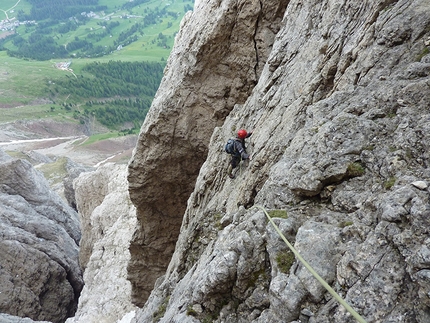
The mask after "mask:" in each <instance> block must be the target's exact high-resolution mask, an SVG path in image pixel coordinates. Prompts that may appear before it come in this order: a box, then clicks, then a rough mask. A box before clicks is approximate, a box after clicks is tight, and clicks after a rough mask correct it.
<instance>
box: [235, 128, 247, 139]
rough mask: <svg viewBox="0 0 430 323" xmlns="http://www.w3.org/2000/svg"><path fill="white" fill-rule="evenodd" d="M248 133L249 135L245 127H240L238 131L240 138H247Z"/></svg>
mask: <svg viewBox="0 0 430 323" xmlns="http://www.w3.org/2000/svg"><path fill="white" fill-rule="evenodd" d="M247 135H248V133H247V132H246V130H245V129H240V130H239V131H238V132H237V137H238V138H240V139H245V138H246V136H247Z"/></svg>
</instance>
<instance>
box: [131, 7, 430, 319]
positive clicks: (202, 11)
mask: <svg viewBox="0 0 430 323" xmlns="http://www.w3.org/2000/svg"><path fill="white" fill-rule="evenodd" d="M429 12H430V2H429V1H428V0H398V1H396V0H377V1H370V0H364V1H355V0H354V1H353V0H323V1H310V0H305V1H303V0H290V1H288V0H285V1H274V0H260V1H254V0H251V1H249V0H246V1H245V0H209V1H198V2H196V3H195V9H194V12H192V13H189V14H187V15H186V17H185V19H184V21H183V23H182V26H181V31H180V32H179V34H178V36H177V38H176V42H175V48H174V49H173V52H172V54H171V56H170V58H169V61H168V64H167V67H166V70H165V75H164V78H163V81H162V83H161V85H160V88H159V91H158V93H157V95H156V98H155V100H154V102H153V105H152V108H151V111H150V113H149V115H148V117H147V119H146V120H145V122H144V124H143V126H142V129H141V134H140V138H139V141H138V144H137V146H136V149H135V152H134V155H133V158H132V160H131V162H130V164H129V173H128V180H129V189H130V197H131V200H132V201H133V203H134V204H135V205H136V208H137V218H138V222H139V229H138V230H137V231H136V233H135V235H134V237H133V241H132V244H131V247H130V253H131V260H130V264H129V268H128V275H129V279H130V281H131V283H132V285H133V295H134V296H133V301H134V302H135V304H137V305H139V306H142V305H143V304H144V303H145V301H146V303H145V305H144V306H143V308H142V309H141V310H140V311H139V312H138V313H137V315H136V317H135V319H134V322H145V323H147V322H156V321H159V322H261V323H263V322H298V321H299V320H300V321H301V322H310V323H315V322H352V321H353V319H352V318H351V316H350V315H349V314H348V313H347V312H346V311H345V310H344V308H343V307H342V306H340V305H339V304H338V303H337V302H336V301H334V300H333V299H332V298H331V296H330V295H329V294H328V293H327V292H326V291H325V289H324V288H323V287H322V286H321V285H320V284H319V283H318V282H317V281H316V280H315V279H314V278H312V277H311V275H310V274H309V272H308V271H307V269H305V268H304V267H303V266H302V265H301V264H300V263H299V262H298V261H297V260H295V261H294V262H293V263H291V261H289V259H291V258H289V251H288V248H287V247H286V246H285V244H284V243H283V242H282V240H280V238H279V236H278V235H277V234H276V232H275V231H274V230H273V229H272V227H271V226H270V225H269V224H268V222H267V220H266V218H265V216H264V214H263V212H262V211H261V210H259V209H256V208H253V206H255V205H261V206H264V207H265V208H267V209H269V210H272V213H271V214H272V215H273V216H274V217H276V222H277V224H278V225H279V227H280V228H281V230H282V232H283V233H284V234H285V235H286V236H287V238H288V239H289V240H290V241H292V242H293V243H294V245H295V247H296V248H297V249H298V250H299V252H300V253H301V254H302V255H303V257H304V258H305V259H306V260H307V261H308V262H309V263H310V264H311V265H312V266H313V267H314V268H315V270H316V271H317V272H319V274H320V275H321V276H322V277H323V278H324V279H325V280H326V281H327V282H328V283H329V284H330V285H331V286H332V287H333V288H334V289H335V290H336V291H337V292H338V293H340V294H341V296H343V297H344V298H345V299H346V300H347V301H348V303H350V304H351V305H352V306H353V307H354V308H355V309H356V310H357V311H358V312H359V313H360V314H361V315H362V316H363V317H364V318H365V319H366V320H367V321H369V322H411V323H412V322H420V323H424V322H429V321H430V298H429V295H430V294H429V292H430V238H429V228H430V204H429V188H428V183H429V181H430V171H429V163H430V155H429V154H430V153H429V151H430V149H429V148H430V147H429V142H430V111H429V106H430V76H429V74H430V55H429V46H430V15H429ZM239 128H246V129H253V130H254V133H253V135H252V136H251V137H250V138H249V139H248V141H249V143H250V144H249V151H250V152H251V153H252V155H253V159H252V160H251V161H250V163H249V165H247V164H245V163H244V164H243V165H242V166H241V168H240V170H239V172H238V173H237V177H236V179H234V180H231V179H229V178H228V176H227V173H226V167H227V164H228V162H229V157H228V156H227V155H226V154H225V153H223V151H222V148H223V145H224V143H225V142H226V141H227V139H228V138H230V137H232V136H234V134H235V131H236V130H237V129H239ZM275 211H276V212H275ZM167 267H168V268H167ZM166 268H167V271H166ZM163 274H164V275H163ZM161 275H163V276H162V277H161V278H160V279H158V280H157V282H156V285H155V288H154V289H153V291H152V292H151V290H152V288H153V284H154V282H155V280H156V278H157V277H159V276H161ZM150 292H151V294H150V296H149V298H148V299H147V297H148V295H149V293H150Z"/></svg>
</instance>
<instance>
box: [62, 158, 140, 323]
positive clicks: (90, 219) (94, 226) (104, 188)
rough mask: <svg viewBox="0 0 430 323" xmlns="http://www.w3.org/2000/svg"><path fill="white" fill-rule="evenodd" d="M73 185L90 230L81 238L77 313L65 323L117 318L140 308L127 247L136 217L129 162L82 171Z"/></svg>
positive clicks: (84, 221)
mask: <svg viewBox="0 0 430 323" xmlns="http://www.w3.org/2000/svg"><path fill="white" fill-rule="evenodd" d="M74 187H75V190H76V201H77V206H78V209H79V215H80V218H81V223H82V227H83V230H84V232H85V234H83V236H82V240H81V245H82V247H81V254H82V257H81V261H82V263H83V265H84V266H85V268H86V269H85V273H84V281H85V286H84V288H83V290H82V293H81V296H80V298H79V307H78V310H77V312H76V315H75V317H73V318H70V319H68V320H67V321H66V322H67V323H75V322H76V323H77V322H82V323H93V322H94V323H95V322H103V323H110V322H112V323H115V322H117V321H118V320H119V319H121V318H122V317H123V316H124V315H125V314H126V313H128V312H132V311H134V310H136V309H137V308H136V307H135V306H134V305H133V304H132V303H131V284H130V282H129V281H128V280H127V264H128V262H129V260H130V252H129V250H128V248H129V245H130V240H131V237H132V235H133V232H134V231H135V230H136V221H137V220H136V209H135V207H134V206H133V204H132V203H131V201H130V198H129V195H128V184H127V177H126V165H113V164H106V165H104V166H102V167H99V168H98V169H97V170H96V171H94V172H89V173H84V174H81V175H80V176H79V177H78V178H77V179H76V180H75V182H74ZM124 322H125V321H124Z"/></svg>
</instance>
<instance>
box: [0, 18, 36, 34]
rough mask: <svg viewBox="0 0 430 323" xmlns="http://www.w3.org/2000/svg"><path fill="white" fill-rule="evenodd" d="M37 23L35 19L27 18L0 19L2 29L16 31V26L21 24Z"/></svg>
mask: <svg viewBox="0 0 430 323" xmlns="http://www.w3.org/2000/svg"><path fill="white" fill-rule="evenodd" d="M34 24H36V21H35V20H25V21H19V20H18V19H16V18H15V17H13V18H10V19H4V20H0V31H14V30H15V28H16V27H19V26H20V25H34Z"/></svg>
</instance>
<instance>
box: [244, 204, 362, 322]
mask: <svg viewBox="0 0 430 323" xmlns="http://www.w3.org/2000/svg"><path fill="white" fill-rule="evenodd" d="M252 208H259V209H261V210H262V211H263V212H264V214H266V217H267V218H268V219H269V222H270V223H271V224H272V226H273V227H274V228H275V230H276V232H277V233H278V234H279V236H280V237H281V238H282V240H284V242H285V243H286V244H287V246H288V248H290V250H291V251H292V252H293V253H294V255H295V256H296V257H297V259H299V260H300V262H301V263H302V264H303V265H304V266H305V267H306V269H307V270H309V271H310V273H311V274H312V275H313V276H314V277H315V278H316V279H317V280H318V281H319V282H320V283H321V285H323V286H324V288H325V289H326V290H327V291H328V292H329V293H330V294H331V295H332V296H333V297H334V298H335V299H336V300H337V301H338V302H339V303H340V304H341V305H342V306H343V307H345V309H346V310H347V311H348V312H349V313H350V314H351V315H352V316H354V318H355V319H356V320H357V321H358V322H360V323H367V322H366V320H365V319H363V318H362V317H361V316H360V314H358V313H357V312H356V311H355V310H354V309H353V308H352V307H351V306H350V305H349V304H348V303H347V302H346V301H345V300H344V299H343V298H342V297H340V296H339V294H338V293H336V292H335V291H334V289H333V288H331V287H330V285H329V284H328V283H327V282H326V281H325V280H324V279H323V278H322V277H321V276H320V275H318V273H317V272H316V271H315V270H314V269H313V268H312V267H311V265H309V264H308V263H307V262H306V260H304V259H303V257H302V256H301V255H300V254H299V252H298V251H297V250H296V249H295V248H294V247H293V246H292V245H291V243H290V242H289V241H288V240H287V238H285V236H284V235H283V234H282V232H281V230H279V228H278V226H277V225H276V224H275V222H273V220H272V218H271V217H270V215H269V214H268V213H267V211H266V209H265V208H264V207H262V206H259V205H254V206H253V207H252Z"/></svg>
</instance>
